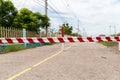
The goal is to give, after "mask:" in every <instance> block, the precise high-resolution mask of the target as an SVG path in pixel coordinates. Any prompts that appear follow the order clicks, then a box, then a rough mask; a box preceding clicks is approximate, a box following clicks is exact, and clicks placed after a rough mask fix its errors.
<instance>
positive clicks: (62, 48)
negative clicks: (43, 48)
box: [61, 43, 64, 51]
mask: <svg viewBox="0 0 120 80" xmlns="http://www.w3.org/2000/svg"><path fill="white" fill-rule="evenodd" d="M61 50H62V51H63V50H64V43H62V47H61Z"/></svg>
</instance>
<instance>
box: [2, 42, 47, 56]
mask: <svg viewBox="0 0 120 80" xmlns="http://www.w3.org/2000/svg"><path fill="white" fill-rule="evenodd" d="M43 45H46V44H45V43H28V44H1V45H0V54H4V53H8V52H14V51H20V50H24V49H29V48H35V47H39V46H43Z"/></svg>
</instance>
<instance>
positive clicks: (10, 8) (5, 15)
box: [0, 0, 17, 27]
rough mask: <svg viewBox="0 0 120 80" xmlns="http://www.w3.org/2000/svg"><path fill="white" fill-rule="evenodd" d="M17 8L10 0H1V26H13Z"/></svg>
mask: <svg viewBox="0 0 120 80" xmlns="http://www.w3.org/2000/svg"><path fill="white" fill-rule="evenodd" d="M16 14H17V9H16V8H15V7H14V5H13V3H12V2H11V1H9V0H0V26H3V27H11V26H12V24H13V20H14V18H15V17H16Z"/></svg>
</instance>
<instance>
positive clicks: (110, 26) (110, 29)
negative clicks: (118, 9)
mask: <svg viewBox="0 0 120 80" xmlns="http://www.w3.org/2000/svg"><path fill="white" fill-rule="evenodd" d="M109 27H110V36H111V27H112V26H109Z"/></svg>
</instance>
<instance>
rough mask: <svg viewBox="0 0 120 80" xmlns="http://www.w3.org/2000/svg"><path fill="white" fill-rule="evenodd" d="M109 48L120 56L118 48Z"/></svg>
mask: <svg viewBox="0 0 120 80" xmlns="http://www.w3.org/2000/svg"><path fill="white" fill-rule="evenodd" d="M108 48H109V49H110V51H113V52H114V53H116V54H120V51H119V50H118V46H111V47H108Z"/></svg>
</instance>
